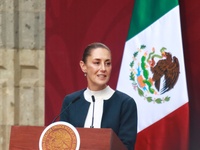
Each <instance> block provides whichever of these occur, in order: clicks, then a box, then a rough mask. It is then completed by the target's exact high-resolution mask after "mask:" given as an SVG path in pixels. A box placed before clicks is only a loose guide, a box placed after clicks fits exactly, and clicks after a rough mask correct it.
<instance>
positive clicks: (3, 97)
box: [0, 0, 45, 150]
mask: <svg viewBox="0 0 200 150" xmlns="http://www.w3.org/2000/svg"><path fill="white" fill-rule="evenodd" d="M44 37H45V0H0V149H2V150H6V149H9V140H10V139H9V138H10V127H11V126H12V125H44V62H45V39H44Z"/></svg>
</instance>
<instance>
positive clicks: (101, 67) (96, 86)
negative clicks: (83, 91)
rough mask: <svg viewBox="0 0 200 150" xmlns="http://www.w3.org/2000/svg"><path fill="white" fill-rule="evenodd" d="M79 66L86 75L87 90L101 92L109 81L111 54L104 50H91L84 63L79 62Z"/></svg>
mask: <svg viewBox="0 0 200 150" xmlns="http://www.w3.org/2000/svg"><path fill="white" fill-rule="evenodd" d="M80 66H81V69H82V71H83V72H85V73H86V77H87V81H88V88H89V89H90V90H93V91H97V90H102V89H104V88H105V87H106V86H107V82H108V81H109V79H110V74H111V70H112V64H111V53H110V51H109V50H107V49H105V48H96V49H93V50H91V54H90V55H89V56H88V57H87V59H86V62H85V63H84V62H83V61H80Z"/></svg>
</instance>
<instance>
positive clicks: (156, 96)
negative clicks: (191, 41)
mask: <svg viewBox="0 0 200 150" xmlns="http://www.w3.org/2000/svg"><path fill="white" fill-rule="evenodd" d="M117 89H118V90H120V91H122V92H125V93H127V94H128V95H130V96H131V97H133V98H134V100H135V101H136V103H137V107H138V136H137V141H136V147H135V149H136V150H187V149H188V128H189V112H188V93H187V85H186V75H185V66H184V56H183V47H182V38H181V25H180V13H179V3H178V0H162V1H160V0H155V1H153V2H152V1H151V0H146V1H141V0H135V4H134V10H133V14H132V18H131V23H130V29H129V33H128V37H127V41H126V43H125V48H124V53H123V58H122V63H121V68H120V74H119V79H118V84H117ZM130 132H131V131H130Z"/></svg>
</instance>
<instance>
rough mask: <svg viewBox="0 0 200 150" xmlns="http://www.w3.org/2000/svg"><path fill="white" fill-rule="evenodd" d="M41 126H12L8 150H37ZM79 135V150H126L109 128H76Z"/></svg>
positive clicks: (41, 130) (42, 128)
mask: <svg viewBox="0 0 200 150" xmlns="http://www.w3.org/2000/svg"><path fill="white" fill-rule="evenodd" d="M44 129H45V127H43V126H12V127H11V135H10V147H9V149H10V150H39V139H40V135H41V133H42V132H43V130H44ZM76 129H77V131H78V133H79V135H80V150H126V147H125V146H124V144H123V143H122V142H121V140H120V139H119V138H118V137H117V135H116V134H115V133H114V131H113V130H112V129H109V128H101V129H97V128H76Z"/></svg>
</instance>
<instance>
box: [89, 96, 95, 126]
mask: <svg viewBox="0 0 200 150" xmlns="http://www.w3.org/2000/svg"><path fill="white" fill-rule="evenodd" d="M92 101H93V111H92V124H91V126H90V128H94V106H95V98H94V96H93V95H92Z"/></svg>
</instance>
